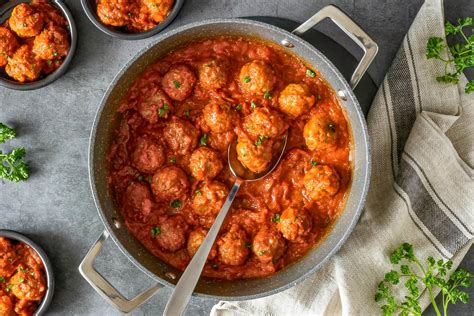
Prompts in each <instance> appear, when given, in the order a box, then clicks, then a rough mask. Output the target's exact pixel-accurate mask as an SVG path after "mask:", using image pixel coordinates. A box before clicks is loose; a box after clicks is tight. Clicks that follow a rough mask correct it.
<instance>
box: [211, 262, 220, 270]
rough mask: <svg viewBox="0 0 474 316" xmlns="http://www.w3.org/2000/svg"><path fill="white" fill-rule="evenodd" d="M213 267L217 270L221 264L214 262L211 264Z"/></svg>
mask: <svg viewBox="0 0 474 316" xmlns="http://www.w3.org/2000/svg"><path fill="white" fill-rule="evenodd" d="M211 268H213V269H214V270H217V269H219V265H218V264H216V263H214V264H213V265H212V266H211Z"/></svg>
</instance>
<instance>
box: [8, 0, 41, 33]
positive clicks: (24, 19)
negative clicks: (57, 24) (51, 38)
mask: <svg viewBox="0 0 474 316" xmlns="http://www.w3.org/2000/svg"><path fill="white" fill-rule="evenodd" d="M8 23H9V25H10V28H11V29H12V31H13V32H15V33H16V34H18V36H20V37H33V36H36V35H38V34H39V33H40V32H41V30H42V29H43V25H44V20H43V16H42V14H41V13H39V12H37V11H36V10H35V9H33V8H32V7H31V6H30V5H29V4H27V3H20V4H19V5H17V6H16V7H15V8H14V9H13V11H12V14H11V16H10V19H9V20H8Z"/></svg>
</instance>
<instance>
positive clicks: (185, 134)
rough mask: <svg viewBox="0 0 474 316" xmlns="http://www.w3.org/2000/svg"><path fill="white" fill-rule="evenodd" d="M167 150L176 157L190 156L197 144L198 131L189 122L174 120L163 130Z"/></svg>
mask: <svg viewBox="0 0 474 316" xmlns="http://www.w3.org/2000/svg"><path fill="white" fill-rule="evenodd" d="M163 136H164V138H165V141H166V144H167V145H168V148H169V149H170V150H171V151H172V152H173V153H175V154H177V155H186V154H190V153H191V152H192V151H193V149H194V148H196V146H197V143H198V131H197V129H196V128H195V127H194V126H193V125H192V124H191V123H190V122H189V121H185V120H180V119H178V118H174V119H173V120H172V121H171V122H169V123H168V124H166V127H165V128H164V130H163Z"/></svg>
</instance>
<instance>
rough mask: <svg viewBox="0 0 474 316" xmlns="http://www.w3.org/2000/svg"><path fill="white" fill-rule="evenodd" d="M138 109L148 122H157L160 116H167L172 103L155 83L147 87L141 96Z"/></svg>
mask: <svg viewBox="0 0 474 316" xmlns="http://www.w3.org/2000/svg"><path fill="white" fill-rule="evenodd" d="M137 110H138V112H139V113H140V115H141V116H143V118H144V119H145V120H147V121H148V123H151V124H155V123H157V122H158V120H159V119H160V118H167V117H168V115H169V113H170V112H171V111H172V103H171V100H170V98H169V97H168V96H167V95H166V93H165V92H164V91H163V90H162V89H161V88H160V87H159V86H158V85H157V84H155V83H150V84H149V85H147V87H146V92H145V93H144V94H143V95H141V96H140V99H139V101H138V104H137Z"/></svg>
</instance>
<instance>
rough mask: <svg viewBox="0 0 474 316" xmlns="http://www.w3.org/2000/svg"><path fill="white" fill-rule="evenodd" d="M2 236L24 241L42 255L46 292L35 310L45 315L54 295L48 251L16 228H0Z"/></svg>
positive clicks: (52, 275) (36, 312) (38, 313)
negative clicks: (15, 229)
mask: <svg viewBox="0 0 474 316" xmlns="http://www.w3.org/2000/svg"><path fill="white" fill-rule="evenodd" d="M0 237H5V238H8V239H13V240H17V241H21V242H24V243H25V244H27V245H28V246H30V247H31V248H33V249H34V250H35V251H36V253H37V254H38V255H39V256H40V258H41V261H42V262H43V265H44V269H45V272H46V284H47V289H46V294H45V296H44V297H43V299H42V300H41V304H40V305H39V307H38V309H37V310H36V311H35V313H34V315H43V314H44V313H45V312H46V310H47V309H48V307H49V305H50V304H51V301H52V299H53V295H54V273H53V266H52V265H51V261H49V257H48V255H47V254H46V252H45V251H44V250H43V248H41V247H40V246H39V245H38V244H37V243H35V242H34V241H32V240H31V239H30V238H29V237H27V236H25V235H24V234H22V233H19V232H17V231H14V230H9V229H0Z"/></svg>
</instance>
